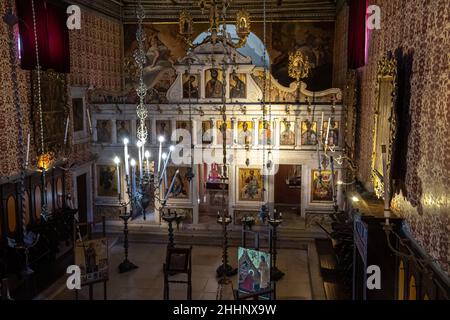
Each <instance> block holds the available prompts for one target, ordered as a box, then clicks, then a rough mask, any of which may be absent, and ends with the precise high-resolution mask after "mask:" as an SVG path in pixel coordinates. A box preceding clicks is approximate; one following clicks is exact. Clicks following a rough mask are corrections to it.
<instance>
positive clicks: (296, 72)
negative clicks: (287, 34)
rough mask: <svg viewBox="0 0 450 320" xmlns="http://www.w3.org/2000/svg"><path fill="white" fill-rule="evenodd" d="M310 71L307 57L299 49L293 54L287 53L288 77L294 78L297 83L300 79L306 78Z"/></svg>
mask: <svg viewBox="0 0 450 320" xmlns="http://www.w3.org/2000/svg"><path fill="white" fill-rule="evenodd" d="M310 69H311V64H310V63H309V60H308V57H307V56H305V55H304V54H303V53H302V51H301V50H300V49H297V50H296V51H295V52H289V65H288V74H289V77H291V78H294V79H295V80H296V81H297V83H298V82H300V80H301V79H304V78H306V77H308V75H309V71H310Z"/></svg>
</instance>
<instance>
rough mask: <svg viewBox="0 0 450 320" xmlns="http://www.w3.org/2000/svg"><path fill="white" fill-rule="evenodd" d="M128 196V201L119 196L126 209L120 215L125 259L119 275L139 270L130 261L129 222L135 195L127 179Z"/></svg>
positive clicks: (122, 205) (121, 264)
mask: <svg viewBox="0 0 450 320" xmlns="http://www.w3.org/2000/svg"><path fill="white" fill-rule="evenodd" d="M126 180H127V194H128V197H129V200H128V201H122V199H120V195H119V204H120V206H121V207H123V208H124V213H122V214H120V215H119V217H120V218H121V219H122V220H123V248H124V259H123V261H122V262H121V263H120V264H119V273H124V272H128V271H130V270H133V269H136V268H138V266H137V265H135V264H134V263H132V262H131V261H130V260H128V220H129V219H130V218H131V217H132V216H133V207H134V200H133V195H132V193H131V190H130V184H129V183H128V177H127V179H126ZM130 204H131V211H130V213H128V206H129V205H130Z"/></svg>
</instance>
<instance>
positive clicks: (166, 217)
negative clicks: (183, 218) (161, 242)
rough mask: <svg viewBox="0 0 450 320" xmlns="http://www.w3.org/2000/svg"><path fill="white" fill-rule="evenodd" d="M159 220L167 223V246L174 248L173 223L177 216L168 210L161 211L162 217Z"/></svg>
mask: <svg viewBox="0 0 450 320" xmlns="http://www.w3.org/2000/svg"><path fill="white" fill-rule="evenodd" d="M161 218H162V219H163V220H164V221H165V222H167V225H168V235H169V243H168V246H169V247H170V248H173V247H174V246H175V242H174V235H173V222H174V221H176V219H177V218H178V215H177V213H176V211H175V212H173V213H172V212H171V211H170V209H167V211H163V215H162V216H161Z"/></svg>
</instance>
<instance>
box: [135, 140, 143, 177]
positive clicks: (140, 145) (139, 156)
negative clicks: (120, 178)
mask: <svg viewBox="0 0 450 320" xmlns="http://www.w3.org/2000/svg"><path fill="white" fill-rule="evenodd" d="M136 145H137V148H138V161H139V179H140V180H142V142H141V141H138V142H137V143H136Z"/></svg>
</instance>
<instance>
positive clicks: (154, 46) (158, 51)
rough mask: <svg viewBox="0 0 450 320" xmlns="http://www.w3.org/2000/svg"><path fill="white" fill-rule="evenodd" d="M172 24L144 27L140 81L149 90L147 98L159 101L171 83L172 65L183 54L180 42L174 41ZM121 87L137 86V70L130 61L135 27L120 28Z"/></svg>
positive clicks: (133, 49)
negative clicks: (121, 33)
mask: <svg viewBox="0 0 450 320" xmlns="http://www.w3.org/2000/svg"><path fill="white" fill-rule="evenodd" d="M177 31H178V28H177V26H176V25H173V26H172V25H163V26H155V25H145V26H144V32H145V37H146V41H145V48H144V50H145V56H146V62H145V64H144V82H145V84H146V85H147V87H148V88H149V99H150V100H152V99H162V98H163V97H164V96H165V93H166V92H167V90H168V89H169V88H170V86H171V85H172V83H173V82H174V81H175V78H176V73H175V69H173V67H172V66H173V64H174V62H175V61H176V60H177V59H178V58H179V57H182V56H183V55H184V53H185V50H184V47H183V43H182V42H181V41H179V40H178V39H177ZM124 48H125V52H124V71H125V88H126V89H128V90H130V89H132V88H134V87H136V86H137V84H138V79H139V74H138V72H139V70H138V68H137V65H136V62H135V60H134V56H133V55H134V53H135V52H136V50H137V41H136V25H125V26H124Z"/></svg>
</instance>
